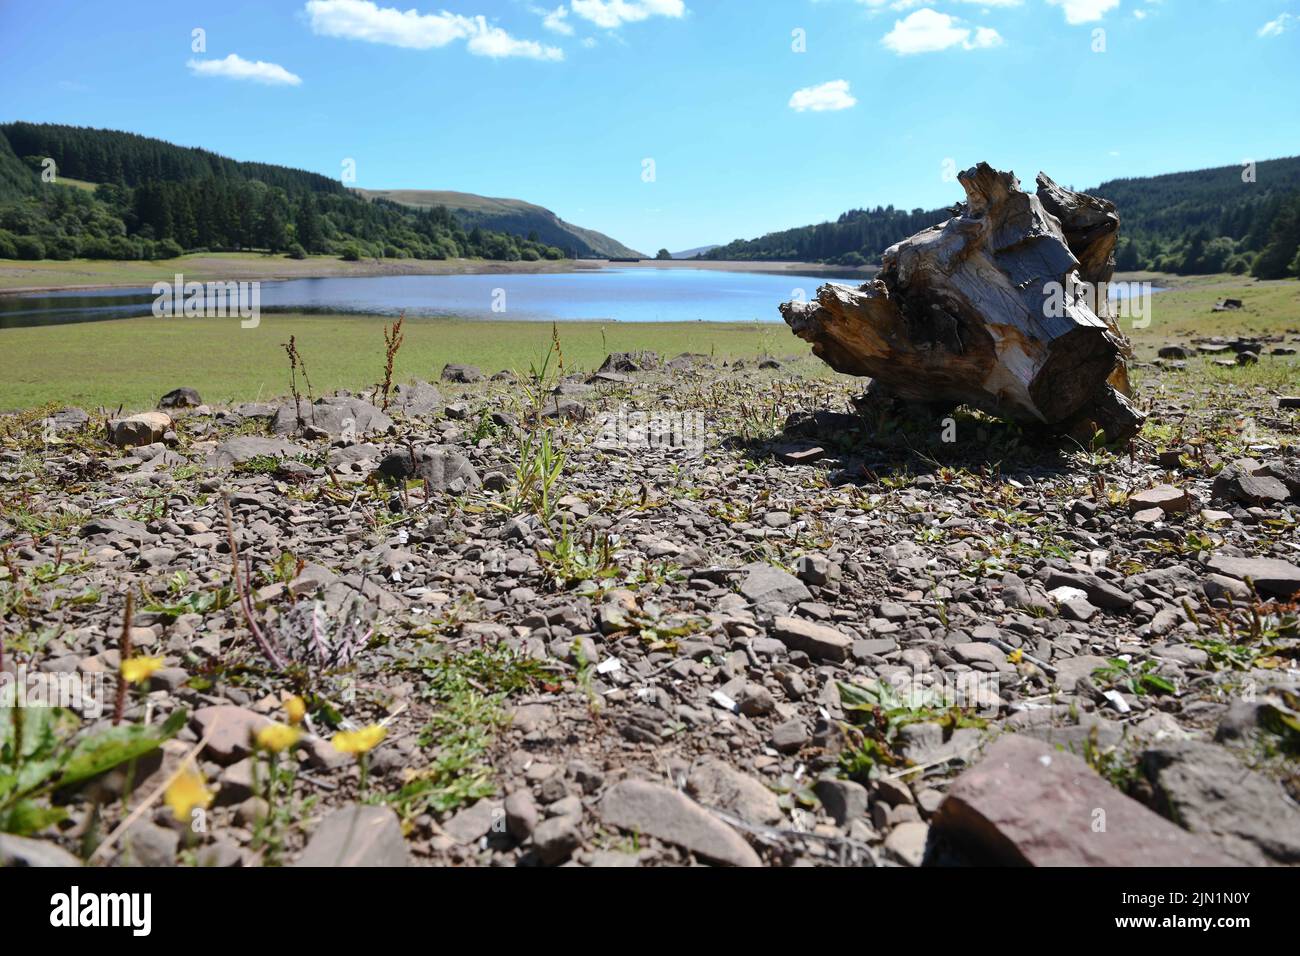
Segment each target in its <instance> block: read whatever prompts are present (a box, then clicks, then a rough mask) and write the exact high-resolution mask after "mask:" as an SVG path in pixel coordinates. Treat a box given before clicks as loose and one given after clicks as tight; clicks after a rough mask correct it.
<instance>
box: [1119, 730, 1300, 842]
mask: <svg viewBox="0 0 1300 956" xmlns="http://www.w3.org/2000/svg"><path fill="white" fill-rule="evenodd" d="M1142 766H1143V769H1144V770H1145V772H1146V775H1147V777H1148V778H1149V779H1150V780H1151V782H1152V784H1153V785H1154V786H1155V788H1156V792H1157V794H1158V796H1159V797H1160V799H1162V800H1163V802H1164V806H1165V808H1166V809H1167V811H1168V814H1169V816H1170V818H1171V819H1173V820H1174V821H1176V822H1177V823H1179V824H1180V825H1181V826H1183V827H1185V828H1186V829H1188V830H1190V831H1191V832H1192V833H1196V834H1200V835H1201V836H1204V837H1206V838H1207V839H1210V840H1212V841H1214V842H1215V843H1217V844H1218V845H1219V846H1220V847H1221V848H1222V849H1223V851H1224V852H1225V853H1229V854H1231V855H1232V856H1234V857H1237V858H1238V859H1240V860H1242V861H1243V862H1245V863H1250V864H1252V865H1260V864H1266V863H1281V864H1287V865H1294V864H1296V863H1300V809H1297V808H1296V806H1295V804H1293V803H1291V802H1290V801H1289V800H1288V799H1287V796H1286V793H1285V791H1284V790H1283V789H1282V787H1281V785H1280V784H1278V783H1277V782H1276V781H1274V780H1272V779H1270V778H1269V777H1266V776H1264V775H1263V774H1262V773H1259V772H1258V771H1254V770H1251V769H1249V768H1248V767H1246V766H1245V765H1244V764H1243V763H1241V762H1240V761H1239V760H1238V759H1237V758H1236V756H1234V755H1233V753H1232V752H1231V751H1230V750H1228V749H1227V748H1226V747H1223V746H1220V745H1218V744H1211V743H1204V742H1202V741H1195V740H1183V741H1168V742H1165V743H1162V744H1161V745H1160V746H1158V747H1153V748H1151V749H1149V750H1147V751H1146V752H1145V753H1143V755H1142Z"/></svg>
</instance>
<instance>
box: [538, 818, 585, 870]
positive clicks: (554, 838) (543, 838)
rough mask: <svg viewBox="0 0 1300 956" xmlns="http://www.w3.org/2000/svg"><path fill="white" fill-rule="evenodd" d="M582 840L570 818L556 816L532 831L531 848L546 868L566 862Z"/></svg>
mask: <svg viewBox="0 0 1300 956" xmlns="http://www.w3.org/2000/svg"><path fill="white" fill-rule="evenodd" d="M581 845H582V838H581V837H579V836H578V828H577V825H576V824H575V823H574V820H573V818H572V817H570V816H556V817H551V818H550V819H549V820H543V821H542V822H541V823H539V824H537V829H535V830H534V831H533V847H534V848H535V849H536V850H537V856H538V858H539V859H540V860H541V861H542V862H543V863H545V864H547V865H548V866H553V865H555V864H556V863H562V862H564V861H565V860H567V859H568V858H569V856H570V854H572V853H573V851H574V850H576V849H577V848H578V847H579V846H581Z"/></svg>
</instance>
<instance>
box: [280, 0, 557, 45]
mask: <svg viewBox="0 0 1300 956" xmlns="http://www.w3.org/2000/svg"><path fill="white" fill-rule="evenodd" d="M305 9H306V11H307V15H308V18H309V19H310V22H311V28H312V31H313V32H314V33H318V34H320V35H321V36H328V37H344V38H346V39H349V40H364V41H366V42H367V43H383V44H386V45H388V46H397V47H404V48H406V49H411V50H428V49H432V48H434V47H444V46H447V44H449V43H453V42H455V41H457V40H465V41H466V43H465V46H466V49H468V50H469V52H470V53H473V54H475V55H476V56H488V57H495V58H500V57H510V56H521V57H526V58H528V59H532V60H563V59H564V51H563V50H561V49H560V48H559V47H553V46H543V45H542V44H540V43H537V42H536V41H534V40H519V39H516V38H515V37H512V36H511V35H510V34H509V33H507V32H506V31H505V30H503V29H501V28H500V27H496V26H492V25H490V24H489V23H488V22H487V18H486V17H481V16H477V17H467V16H462V15H461V14H458V13H448V12H447V11H446V10H443V11H441V12H440V13H420V12H419V11H418V10H415V9H410V10H397V9H395V8H393V7H381V6H379V5H377V4H375V3H372V2H371V0H307V6H306V8H305Z"/></svg>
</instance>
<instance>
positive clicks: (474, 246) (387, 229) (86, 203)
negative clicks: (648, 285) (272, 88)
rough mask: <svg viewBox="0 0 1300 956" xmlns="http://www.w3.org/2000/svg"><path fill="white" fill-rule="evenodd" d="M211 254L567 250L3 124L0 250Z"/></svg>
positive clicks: (450, 218)
mask: <svg viewBox="0 0 1300 956" xmlns="http://www.w3.org/2000/svg"><path fill="white" fill-rule="evenodd" d="M50 160H52V161H53V167H52V170H51V167H50V164H49V161H50ZM51 171H52V172H53V177H52V178H50V172H51ZM69 179H71V180H80V181H82V183H81V185H80V186H78V185H77V184H75V183H74V184H69V183H67V182H66V181H67V180H69ZM92 184H94V185H92ZM83 187H85V188H83ZM209 250H211V251H237V250H261V251H265V252H271V253H288V254H290V255H293V256H295V257H301V256H305V255H308V254H313V253H329V254H334V255H341V256H343V257H344V258H346V259H359V258H362V257H366V258H371V257H384V258H394V259H404V258H415V259H447V258H456V257H468V258H472V257H482V258H488V259H504V260H511V261H513V260H519V259H528V260H536V259H543V258H545V259H560V258H564V257H565V256H566V255H571V251H570V250H567V249H562V248H559V247H557V246H553V245H549V244H547V243H543V242H539V241H537V237H536V235H529V236H528V237H527V238H524V237H519V236H513V235H509V234H507V233H503V232H492V231H488V230H484V229H479V228H473V229H469V230H466V229H465V228H463V227H462V225H461V224H460V223H459V222H458V221H457V219H456V217H455V216H454V215H453V214H452V213H450V212H449V211H448V210H446V209H445V208H442V207H435V208H432V209H418V210H417V209H410V208H407V207H405V206H399V205H397V204H396V203H391V202H388V201H386V200H375V201H371V200H368V199H365V198H363V197H361V196H358V195H357V194H356V193H354V192H352V191H350V190H348V189H347V188H345V187H344V186H343V184H342V183H340V182H336V181H335V180H332V179H328V178H327V177H325V176H320V175H318V174H316V173H309V172H305V171H302V170H296V169H288V168H285V167H281V166H270V165H266V164H264V163H241V162H236V161H235V160H231V159H226V158H225V157H222V156H218V155H216V154H215V153H210V152H208V151H206V150H201V149H188V148H183V147H179V146H172V145H170V144H168V143H164V142H162V141H160V140H154V139H149V138H147V137H143V136H136V135H134V134H131V133H119V132H114V131H110V130H92V129H82V128H79V127H71V126H53V125H34V124H31V123H11V124H8V125H3V126H0V258H9V259H44V258H50V259H71V258H75V257H84V258H103V259H160V258H171V257H173V256H177V255H181V254H182V253H183V252H194V251H209Z"/></svg>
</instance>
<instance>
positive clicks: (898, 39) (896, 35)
mask: <svg viewBox="0 0 1300 956" xmlns="http://www.w3.org/2000/svg"><path fill="white" fill-rule="evenodd" d="M880 42H882V43H883V44H884V45H885V46H886V47H888V48H889V49H891V50H893V51H894V52H895V53H897V54H898V55H899V56H907V55H909V54H913V53H937V52H939V51H940V50H948V49H951V48H952V47H961V48H962V49H964V50H975V49H987V48H989V47H995V46H1000V45H1001V44H1002V35H1001V34H1000V33H998V31H997V30H994V29H993V28H992V27H974V28H972V27H968V26H966V25H965V24H964V23H963V22H962V21H961V20H959V19H957V18H956V17H954V16H950V15H949V14H947V13H939V12H938V11H937V10H932V9H930V8H929V7H926V8H925V9H923V10H917V11H916V12H914V13H909V14H908V15H907V16H906V17H905V18H904V19H902V20H895V21H894V29H892V30H890V31H889V32H888V33H886V34H885V35H884V37H883V38H882V39H881V41H880Z"/></svg>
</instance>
